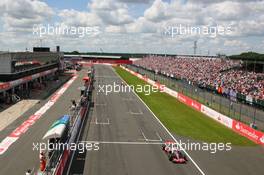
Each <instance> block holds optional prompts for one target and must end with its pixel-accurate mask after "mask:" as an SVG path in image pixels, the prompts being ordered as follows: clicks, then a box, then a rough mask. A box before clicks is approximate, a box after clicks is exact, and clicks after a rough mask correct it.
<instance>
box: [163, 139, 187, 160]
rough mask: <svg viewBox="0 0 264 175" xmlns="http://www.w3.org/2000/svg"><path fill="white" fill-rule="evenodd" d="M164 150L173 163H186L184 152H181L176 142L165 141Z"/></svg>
mask: <svg viewBox="0 0 264 175" xmlns="http://www.w3.org/2000/svg"><path fill="white" fill-rule="evenodd" d="M162 150H163V151H164V152H165V153H166V154H167V155H168V157H169V160H170V161H172V162H173V163H179V164H180V163H186V162H187V157H186V155H185V154H184V152H183V151H181V150H180V149H179V148H178V146H177V143H176V142H175V141H170V140H169V141H165V142H164V143H163V144H162Z"/></svg>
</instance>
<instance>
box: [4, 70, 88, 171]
mask: <svg viewBox="0 0 264 175" xmlns="http://www.w3.org/2000/svg"><path fill="white" fill-rule="evenodd" d="M85 72H86V71H85V70H83V71H81V72H78V74H79V76H78V78H77V79H76V80H75V81H74V82H73V83H72V84H71V85H70V86H69V88H68V89H67V90H66V91H65V92H64V94H62V96H61V97H60V98H59V99H58V100H57V102H56V103H55V104H54V105H53V106H52V107H51V108H50V109H49V110H48V111H47V112H46V113H45V114H44V115H43V116H42V117H41V118H40V119H39V120H38V121H37V122H36V123H35V124H34V125H33V126H31V127H30V128H29V130H28V131H27V132H26V133H24V134H23V135H22V136H21V137H20V138H19V139H18V140H17V141H16V142H15V143H13V144H12V145H11V146H10V147H9V149H8V150H7V151H6V152H5V153H4V154H3V155H0V175H7V174H8V175H22V174H25V171H26V170H27V169H32V168H34V170H36V169H37V168H38V167H39V151H33V143H40V142H43V141H42V137H43V136H44V134H45V133H46V132H47V130H48V128H49V127H50V126H51V124H52V123H53V122H54V121H55V120H56V119H58V118H60V117H61V116H62V115H65V114H68V112H69V110H68V109H69V107H70V105H71V101H70V100H71V99H75V100H76V101H77V100H78V99H80V92H79V90H78V88H79V87H80V86H82V78H83V76H84V75H85ZM48 100H49V98H48V99H46V100H43V101H41V102H40V103H39V104H37V105H35V106H34V107H33V108H32V109H30V110H29V111H27V112H26V113H25V114H24V115H23V116H21V117H20V118H19V119H17V120H16V121H15V122H13V123H12V124H11V125H10V126H8V128H7V129H5V130H3V131H1V132H0V139H1V140H2V139H4V138H5V137H6V136H7V135H8V134H9V133H11V132H12V131H13V130H14V129H15V128H16V127H18V126H19V125H21V124H22V123H23V121H25V120H26V119H27V118H28V117H29V116H30V115H32V114H34V112H35V111H37V110H38V109H39V108H41V106H43V105H44V104H45V103H46V102H47V101H48Z"/></svg>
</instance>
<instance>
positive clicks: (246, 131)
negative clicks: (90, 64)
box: [121, 66, 264, 145]
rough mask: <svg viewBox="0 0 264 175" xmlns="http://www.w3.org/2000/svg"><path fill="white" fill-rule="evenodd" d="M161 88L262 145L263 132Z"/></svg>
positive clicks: (143, 77)
mask: <svg viewBox="0 0 264 175" xmlns="http://www.w3.org/2000/svg"><path fill="white" fill-rule="evenodd" d="M121 68H123V69H125V70H126V71H128V72H130V73H131V74H133V75H135V76H137V77H138V78H140V79H141V80H144V81H145V82H147V83H149V84H151V85H153V86H155V85H157V83H156V82H155V81H153V80H151V79H149V78H147V77H146V76H142V75H140V74H138V73H135V72H134V71H132V70H130V69H127V68H125V67H123V66H121ZM162 86H163V88H162V90H163V92H166V93H167V94H169V95H171V96H173V97H175V98H177V99H178V100H179V101H181V102H182V103H184V104H186V105H188V106H190V107H192V108H194V109H196V110H198V111H200V112H202V113H203V114H205V115H207V116H208V117H210V118H212V119H214V120H215V121H217V122H219V123H221V124H223V125H225V126H226V127H228V128H230V129H232V130H233V131H235V132H237V133H238V134H240V135H242V136H244V137H247V138H248V139H250V140H252V141H253V142H255V143H257V144H260V145H264V133H263V132H261V131H257V130H255V129H253V128H251V127H249V126H248V125H246V124H244V123H241V122H238V121H236V120H234V119H231V118H229V117H227V116H225V115H223V114H221V113H219V112H217V111H215V110H213V109H211V108H209V107H207V106H205V105H203V104H201V103H199V102H197V101H195V100H193V99H191V98H190V97H187V96H185V95H183V94H181V93H178V92H176V91H174V90H172V89H169V88H168V87H166V86H165V85H162Z"/></svg>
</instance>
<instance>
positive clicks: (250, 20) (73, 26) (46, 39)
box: [0, 0, 264, 55]
mask: <svg viewBox="0 0 264 175" xmlns="http://www.w3.org/2000/svg"><path fill="white" fill-rule="evenodd" d="M0 15H1V16H0V46H1V48H0V50H2V51H7V50H9V51H22V50H25V49H26V48H27V49H28V50H30V49H31V48H32V47H33V46H40V45H42V46H49V47H51V48H55V46H56V45H60V46H61V48H62V50H64V51H73V50H78V51H98V52H99V51H103V52H131V53H132V52H137V53H139V52H144V53H173V54H192V53H193V52H194V51H193V45H194V41H197V53H198V54H202V55H207V54H208V53H209V54H210V55H215V54H216V53H223V54H228V55H229V54H236V53H240V52H244V51H256V52H261V53H263V52H264V51H263V48H264V0H229V1H223V0H89V1H87V0H63V1H62V0H43V1H41V0H12V1H11V0H1V1H0ZM180 26H181V27H182V30H183V29H187V28H188V27H189V28H191V27H193V29H197V30H198V28H199V30H200V33H190V32H186V33H184V31H182V33H180V30H179V27H180ZM48 27H49V28H50V29H49V30H50V33H48ZM52 27H53V28H55V27H57V29H62V28H64V29H65V28H67V29H69V30H68V33H64V34H62V33H59V32H57V33H56V32H52V31H51V28H52ZM216 27H217V28H216ZM219 28H221V32H220V29H219ZM84 29H85V30H84ZM205 29H207V30H205ZM209 29H210V31H211V33H208V31H209ZM211 29H212V30H211ZM227 30H228V32H226V31H227ZM40 31H41V32H42V33H43V34H41V36H40ZM69 31H70V33H69ZM84 31H85V32H86V33H85V35H81V34H83V33H82V32H84ZM206 31H207V32H206ZM223 31H224V32H223ZM44 32H46V33H44ZM177 32H178V33H177ZM213 34H214V35H213Z"/></svg>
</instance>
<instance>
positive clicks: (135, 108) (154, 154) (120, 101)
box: [70, 65, 264, 175]
mask: <svg viewBox="0 0 264 175" xmlns="http://www.w3.org/2000/svg"><path fill="white" fill-rule="evenodd" d="M95 68H96V83H95V93H94V97H93V98H94V101H95V105H94V108H93V109H92V110H91V114H90V115H89V120H87V124H86V127H85V129H84V133H83V136H82V138H81V139H82V141H96V142H97V141H98V142H100V144H99V147H100V149H99V150H98V151H87V152H86V153H85V154H78V155H77V156H75V158H74V159H73V164H72V167H71V171H70V174H84V175H88V174H91V175H111V174H115V175H124V174H127V175H146V174H152V175H163V174H181V175H189V174H193V175H198V174H201V173H200V172H199V171H198V169H197V168H196V167H195V166H194V164H193V163H192V162H191V161H189V162H188V163H187V164H181V165H179V164H173V163H172V162H170V161H169V160H168V158H167V156H166V155H165V153H164V152H163V151H162V150H161V146H160V145H158V144H148V143H158V142H159V141H158V140H159V137H160V138H162V139H164V140H166V139H171V137H170V136H169V135H168V133H167V132H166V131H165V129H164V128H163V127H162V126H161V125H160V124H159V123H158V121H157V120H156V119H155V117H154V116H153V114H152V113H151V112H150V111H149V110H148V109H147V108H146V107H145V106H144V104H143V103H142V102H141V100H140V99H139V98H138V97H137V96H136V95H135V94H133V93H132V92H126V93H110V94H108V95H105V94H104V93H102V92H99V89H100V88H99V87H98V84H100V85H101V87H102V85H106V84H113V82H116V83H117V84H121V81H122V80H121V79H120V78H119V77H118V76H117V75H116V73H115V72H114V70H113V69H112V68H111V67H110V66H103V65H97V66H95ZM168 115H169V114H168ZM143 134H144V135H143ZM158 135H159V136H158ZM174 137H175V138H176V139H177V140H182V141H184V142H187V141H189V142H194V143H198V142H199V141H194V140H190V139H189V140H188V139H187V138H182V137H179V136H177V135H175V134H174ZM147 140H148V141H147ZM150 140H151V141H150ZM139 143H143V144H139ZM187 152H188V154H189V155H190V156H191V157H192V159H193V160H194V161H195V162H196V163H197V164H198V166H199V167H200V168H201V170H202V171H203V172H204V173H205V174H206V175H207V174H210V175H211V174H214V175H223V174H225V175H236V174H239V175H248V174H252V175H260V174H263V172H264V167H263V162H264V157H263V155H264V149H263V147H258V146H257V147H232V150H231V151H229V152H225V151H222V152H217V153H215V154H212V153H210V152H209V151H187Z"/></svg>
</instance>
